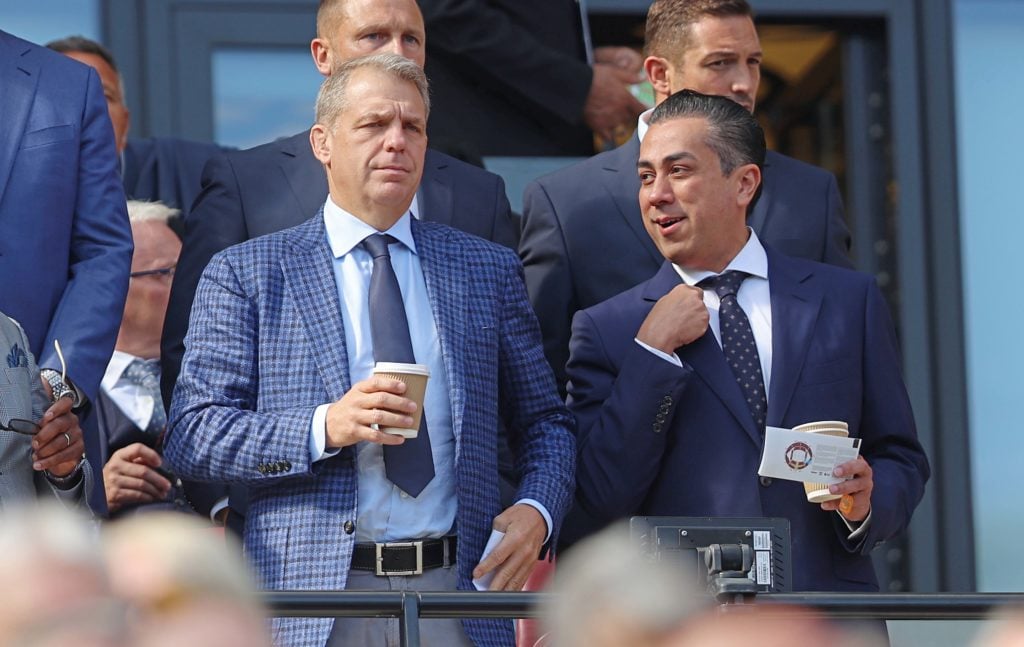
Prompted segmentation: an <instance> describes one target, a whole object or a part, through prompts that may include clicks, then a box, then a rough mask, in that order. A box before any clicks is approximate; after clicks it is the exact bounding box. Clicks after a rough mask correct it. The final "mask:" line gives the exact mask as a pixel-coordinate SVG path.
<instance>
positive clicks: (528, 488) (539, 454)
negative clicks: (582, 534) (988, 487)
mask: <svg viewBox="0 0 1024 647" xmlns="http://www.w3.org/2000/svg"><path fill="white" fill-rule="evenodd" d="M519 267H520V266H519V263H518V262H515V263H514V268H515V269H510V271H509V272H508V274H507V276H508V280H507V285H506V287H505V289H504V290H503V291H502V294H504V295H505V297H504V300H503V307H504V313H503V318H502V321H501V323H500V326H501V337H500V339H501V344H500V348H499V356H498V368H499V379H500V388H499V391H500V393H501V396H502V397H501V409H502V413H503V416H504V418H505V420H506V422H507V423H508V428H509V430H510V433H509V443H510V445H511V447H512V450H513V453H514V454H515V456H516V470H517V472H518V474H519V475H520V477H521V480H520V484H519V490H518V492H517V496H516V498H517V500H518V499H535V500H536V501H539V502H540V503H541V504H543V505H544V507H546V508H547V510H548V513H549V514H550V515H551V519H552V522H553V524H554V527H553V528H551V529H550V530H551V535H550V538H549V545H550V546H554V545H556V544H557V541H558V530H559V527H560V526H561V522H562V519H563V517H564V516H565V513H566V512H567V511H568V509H569V504H570V502H571V501H572V493H573V490H574V483H575V448H576V445H575V440H574V437H573V431H574V430H575V425H574V420H573V418H572V416H571V415H569V412H568V411H566V409H565V405H564V404H563V403H562V402H561V400H560V399H559V398H558V397H557V391H556V389H555V384H554V380H553V379H552V374H551V371H550V370H549V369H548V367H547V365H546V362H545V359H544V355H543V353H542V351H541V345H540V331H539V329H538V326H537V318H536V315H534V313H533V309H532V308H531V307H530V302H529V300H527V298H526V288H525V286H524V284H523V279H522V272H521V270H520V269H519Z"/></svg>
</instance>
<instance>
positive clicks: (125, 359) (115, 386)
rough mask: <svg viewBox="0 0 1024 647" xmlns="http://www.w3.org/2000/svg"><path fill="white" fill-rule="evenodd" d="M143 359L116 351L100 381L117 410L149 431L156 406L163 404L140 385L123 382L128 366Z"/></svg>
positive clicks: (137, 425) (136, 424) (101, 386)
mask: <svg viewBox="0 0 1024 647" xmlns="http://www.w3.org/2000/svg"><path fill="white" fill-rule="evenodd" d="M137 359H142V358H141V357H136V356H135V355H131V354H129V353H125V352H122V351H119V350H115V351H114V354H113V355H111V357H110V362H109V363H108V364H107V370H106V372H105V373H104V374H103V380H102V381H100V388H102V389H103V390H104V391H105V392H106V394H107V395H108V396H110V399H111V400H113V401H114V404H116V405H117V408H118V409H120V410H121V412H122V413H123V414H124V415H125V417H127V418H128V419H129V420H131V421H132V423H133V424H134V425H135V426H136V427H138V428H139V429H147V428H148V427H149V421H150V419H151V418H152V417H153V409H154V407H156V406H161V407H162V406H164V403H163V402H157V401H156V400H154V399H153V395H152V394H151V393H149V392H148V391H146V390H145V389H143V388H142V387H141V386H139V385H138V384H133V383H131V382H128V381H127V380H121V375H122V374H123V373H124V371H125V369H126V368H128V365H129V364H131V363H132V362H133V361H135V360H137Z"/></svg>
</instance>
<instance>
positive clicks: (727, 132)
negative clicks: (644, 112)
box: [648, 90, 766, 215]
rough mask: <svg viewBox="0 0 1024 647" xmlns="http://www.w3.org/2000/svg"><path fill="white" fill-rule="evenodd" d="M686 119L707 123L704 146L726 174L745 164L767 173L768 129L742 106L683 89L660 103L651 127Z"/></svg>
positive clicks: (748, 209)
mask: <svg viewBox="0 0 1024 647" xmlns="http://www.w3.org/2000/svg"><path fill="white" fill-rule="evenodd" d="M684 118H699V119H704V120H705V121H706V122H707V124H708V135H707V139H705V140H704V143H705V144H707V146H708V148H710V149H711V150H712V151H714V152H715V154H716V155H718V165H719V167H721V169H722V175H729V174H731V173H732V172H733V171H735V170H736V169H737V168H739V167H740V166H743V165H745V164H756V165H757V168H758V170H760V171H762V172H763V171H764V157H765V150H766V146H765V141H764V130H762V129H761V125H760V124H758V123H757V120H756V119H754V116H753V115H751V114H750V112H748V111H747V109H746V108H744V107H743V106H741V105H740V104H738V103H736V102H735V101H733V100H732V99H729V98H728V97H720V96H717V95H713V94H701V93H700V92H696V91H695V90H680V91H679V92H676V93H675V94H673V95H672V96H670V97H669V98H667V99H665V100H664V101H662V102H661V103H659V104H658V107H656V108H655V109H654V112H652V113H651V118H650V120H649V121H648V124H649V125H651V126H653V125H655V124H657V123H660V122H663V121H671V120H673V119H684ZM762 186H764V182H763V181H762V182H761V184H759V185H758V186H757V192H756V193H755V194H754V199H753V200H751V201H750V204H749V205H748V206H747V214H748V215H749V214H750V213H751V212H752V211H753V209H754V205H755V204H757V200H758V198H759V197H761V187H762Z"/></svg>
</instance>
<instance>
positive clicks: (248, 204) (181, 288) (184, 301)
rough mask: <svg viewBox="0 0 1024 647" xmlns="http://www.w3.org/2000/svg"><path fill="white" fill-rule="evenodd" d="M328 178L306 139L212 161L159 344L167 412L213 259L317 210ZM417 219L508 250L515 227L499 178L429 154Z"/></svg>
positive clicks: (515, 236)
mask: <svg viewBox="0 0 1024 647" xmlns="http://www.w3.org/2000/svg"><path fill="white" fill-rule="evenodd" d="M326 199H327V176H326V174H325V172H324V169H323V166H322V165H321V164H320V162H319V161H318V160H317V159H316V158H315V157H314V156H313V151H312V149H311V148H310V145H309V132H308V131H307V132H304V133H299V134H297V135H293V136H291V137H288V138H287V139H281V140H278V141H275V142H271V143H269V144H264V145H262V146H257V147H256V148H251V149H249V150H244V151H229V152H225V153H223V154H220V155H216V156H214V157H212V158H211V159H210V161H209V162H208V163H207V165H206V168H205V169H204V170H203V178H202V191H201V193H200V195H199V197H198V198H197V199H196V202H195V205H194V206H193V209H192V214H191V216H190V217H189V219H188V221H187V222H186V223H185V224H186V228H185V238H184V241H183V243H182V250H181V257H180V258H179V259H178V269H177V272H176V273H175V276H174V285H173V286H172V288H171V298H170V302H169V305H168V308H167V318H166V320H165V322H164V334H163V340H162V342H161V355H160V356H161V387H162V391H163V396H164V400H165V402H166V403H167V405H168V406H170V399H171V393H172V391H173V390H174V383H175V381H176V380H177V378H178V370H179V368H180V366H181V358H182V355H183V354H184V350H185V348H184V339H185V332H186V330H187V329H188V320H189V314H190V312H191V310H192V299H193V296H194V295H195V291H196V286H197V285H198V284H199V277H200V275H201V274H202V272H203V269H205V268H206V265H207V263H209V262H210V259H211V258H212V257H213V255H214V254H216V253H217V252H219V251H221V250H223V249H226V248H227V247H230V246H231V245H235V244H237V243H241V242H243V241H246V240H249V239H251V238H256V237H257V236H262V235H264V234H269V233H272V232H275V231H280V230H282V229H287V228H288V227H292V226H295V225H298V224H300V223H302V222H304V221H306V220H307V219H309V218H310V217H311V216H312V215H313V214H315V213H317V211H318V210H319V209H320V208H321V207H322V206H323V204H324V201H325V200H326ZM419 205H420V214H419V215H420V217H421V218H423V219H424V220H431V221H434V222H440V223H444V224H447V225H451V226H452V227H455V228H456V229H461V230H463V231H466V232H469V233H471V234H475V235H477V236H480V237H481V238H486V239H488V240H491V241H493V242H496V243H500V244H502V245H505V246H507V247H511V248H512V249H515V248H516V245H517V243H518V241H519V223H518V221H517V219H516V217H515V216H513V215H512V212H511V209H510V207H509V204H508V198H507V197H506V195H505V183H504V182H503V181H502V179H501V178H500V177H498V176H497V175H495V174H493V173H488V172H487V171H484V170H483V169H479V168H477V167H475V166H471V165H469V164H466V163H464V162H460V161H458V160H456V159H454V158H452V157H449V156H447V155H444V154H442V153H438V152H436V151H433V150H428V151H427V155H426V160H425V162H424V168H423V179H422V180H421V182H420V190H419Z"/></svg>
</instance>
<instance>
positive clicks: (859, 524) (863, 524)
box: [836, 510, 871, 543]
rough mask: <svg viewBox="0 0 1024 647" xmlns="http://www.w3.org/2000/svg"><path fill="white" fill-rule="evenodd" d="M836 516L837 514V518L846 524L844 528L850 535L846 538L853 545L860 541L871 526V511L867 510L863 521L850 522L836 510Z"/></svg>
mask: <svg viewBox="0 0 1024 647" xmlns="http://www.w3.org/2000/svg"><path fill="white" fill-rule="evenodd" d="M836 514H838V515H839V518H840V519H842V520H843V523H844V524H846V528H847V529H848V530H849V531H850V534H849V535H848V536H847V537H846V538H847V539H848V540H850V541H851V542H853V543H857V542H858V541H860V540H861V538H862V537H864V535H865V534H867V531H868V528H869V527H870V526H871V510H868V516H866V517H864V521H850V520H849V519H847V518H846V517H844V516H843V515H842V514H841V513H840V512H839V511H838V510H836Z"/></svg>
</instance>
